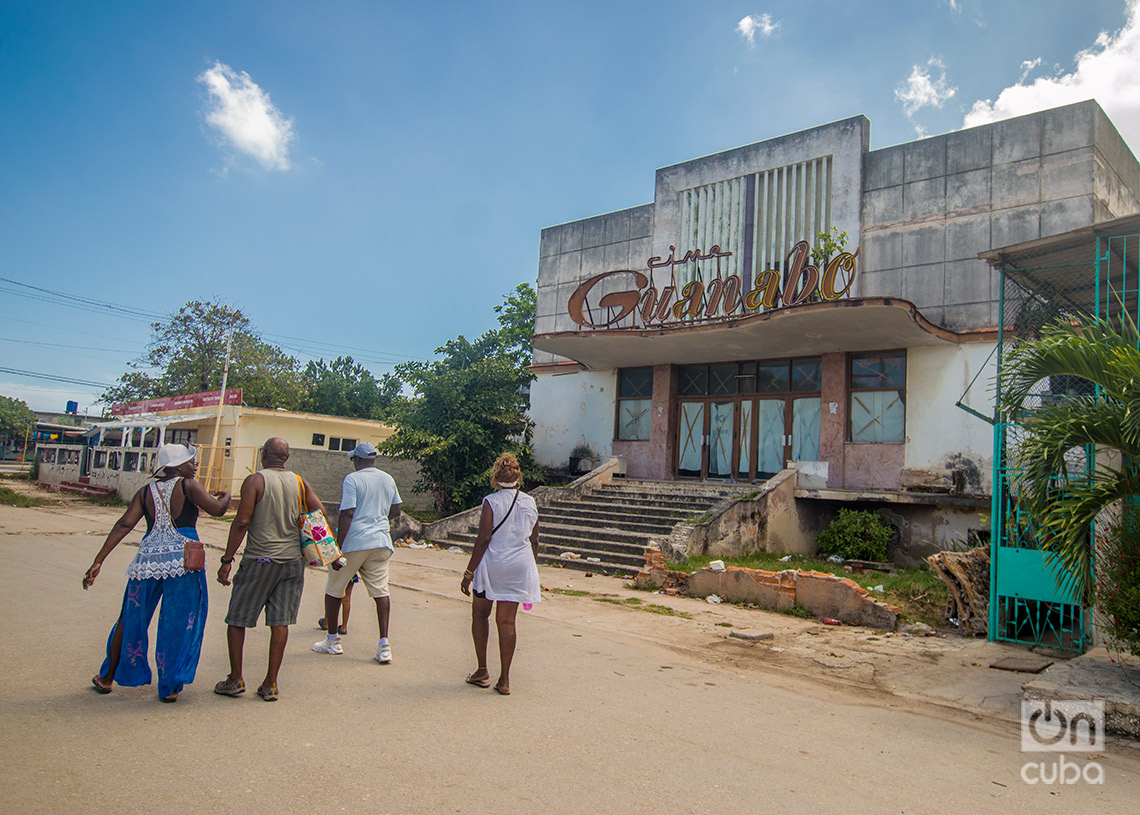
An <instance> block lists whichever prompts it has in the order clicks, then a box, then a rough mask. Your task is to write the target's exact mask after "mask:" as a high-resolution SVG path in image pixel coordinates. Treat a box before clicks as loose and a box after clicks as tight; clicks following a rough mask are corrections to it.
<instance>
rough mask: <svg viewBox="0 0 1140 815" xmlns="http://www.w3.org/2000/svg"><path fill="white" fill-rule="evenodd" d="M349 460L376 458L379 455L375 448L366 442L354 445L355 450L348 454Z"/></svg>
mask: <svg viewBox="0 0 1140 815" xmlns="http://www.w3.org/2000/svg"><path fill="white" fill-rule="evenodd" d="M348 455H349V456H350V457H351V458H376V456H378V455H379V453H378V452H377V450H376V448H375V447H373V446H372V445H371V444H369V443H368V442H366V441H362V442H361V443H360V444H358V445H356V448H355V449H354V450H353V451H352V452H351V453H349V454H348Z"/></svg>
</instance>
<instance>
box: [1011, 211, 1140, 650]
mask: <svg viewBox="0 0 1140 815" xmlns="http://www.w3.org/2000/svg"><path fill="white" fill-rule="evenodd" d="M1138 241H1140V237H1138V236H1137V235H1135V234H1128V235H1109V234H1101V233H1099V232H1096V231H1095V230H1094V231H1093V234H1089V235H1088V236H1087V237H1085V238H1083V239H1081V238H1080V237H1079V236H1078V237H1075V238H1073V239H1072V240H1070V241H1068V242H1065V241H1058V242H1057V243H1054V244H1053V245H1048V244H1047V243H1046V242H1042V244H1043V245H1042V246H1040V248H1039V249H1036V250H1034V249H1032V248H1031V249H1028V250H1026V251H1024V252H1013V253H1011V257H1010V258H1009V259H1008V260H1006V259H1005V258H1003V260H1002V262H1001V264H1000V274H1001V295H1000V311H999V315H1000V317H999V332H1000V333H999V340H998V349H997V354H998V363H997V364H998V372H999V375H1000V372H1001V370H1002V366H1003V364H1004V363H1005V360H1006V357H1007V356H1008V352H1009V350H1010V349H1012V348H1013V347H1015V346H1016V345H1017V344H1019V343H1022V342H1026V341H1031V340H1034V339H1037V337H1038V336H1039V334H1040V331H1041V329H1042V327H1043V326H1046V325H1048V324H1051V323H1055V322H1057V321H1063V322H1080V321H1088V320H1089V319H1090V318H1091V319H1107V320H1110V321H1115V320H1119V319H1120V317H1121V314H1122V313H1128V314H1130V315H1131V316H1132V317H1133V319H1136V318H1137V317H1138V313H1137V304H1138V302H1140V296H1138V288H1140V287H1138V283H1140V275H1138V274H1137V268H1136V261H1137V258H1138V256H1140V251H1138V249H1140V244H1138ZM1091 393H1094V391H1093V390H1092V386H1091V383H1089V382H1087V381H1086V380H1082V379H1079V378H1076V377H1072V376H1054V377H1050V378H1048V379H1046V380H1043V381H1042V382H1040V383H1038V387H1037V388H1036V389H1035V391H1034V393H1033V394H1032V395H1031V396H1030V398H1029V399H1028V400H1027V402H1026V404H1025V409H1026V411H1027V412H1032V411H1033V410H1035V409H1037V408H1039V407H1042V406H1045V405H1048V404H1055V403H1057V402H1059V401H1063V400H1066V399H1070V398H1072V397H1074V396H1079V395H1089V394H1091ZM996 396H997V398H998V399H999V400H1000V398H1001V393H1000V391H999V392H998V393H997V394H996ZM1024 438H1025V431H1024V429H1023V428H1022V426H1021V425H1020V424H1018V423H1017V422H998V423H997V424H995V426H994V479H993V483H994V492H993V507H992V518H993V523H992V558H991V562H990V563H991V565H990V598H991V602H990V638H991V639H995V640H1004V641H1009V642H1020V643H1026V644H1032V645H1045V646H1049V647H1054V648H1061V649H1065V650H1072V651H1083V650H1084V649H1085V648H1086V646H1087V644H1088V635H1089V623H1090V619H1089V615H1088V613H1087V612H1088V609H1086V608H1084V607H1083V606H1082V604H1081V603H1079V602H1077V601H1076V600H1075V598H1073V597H1072V596H1071V595H1070V594H1068V593H1067V592H1065V591H1062V590H1060V589H1058V587H1057V581H1056V579H1055V577H1054V575H1053V572H1052V571H1051V569H1050V567H1049V563H1048V560H1047V557H1046V555H1045V553H1044V552H1042V551H1041V549H1040V547H1039V543H1038V538H1037V534H1036V530H1035V529H1034V525H1033V522H1032V519H1031V518H1029V517H1028V515H1027V514H1026V513H1025V512H1024V510H1023V508H1022V503H1021V501H1020V493H1021V486H1020V484H1021V473H1020V472H1019V471H1018V469H1017V465H1016V462H1017V452H1018V448H1019V446H1020V444H1021V443H1022V441H1023V440H1024ZM1096 458H1097V451H1096V450H1094V449H1092V448H1074V449H1073V450H1072V451H1070V454H1069V455H1068V456H1067V457H1066V459H1067V463H1068V473H1067V478H1068V479H1069V481H1070V482H1071V481H1072V479H1076V478H1091V477H1092V475H1093V471H1094V468H1095V466H1096ZM1061 486H1062V488H1063V485H1061ZM1089 540H1090V544H1089V545H1090V546H1093V545H1094V544H1093V541H1095V530H1090V535H1089Z"/></svg>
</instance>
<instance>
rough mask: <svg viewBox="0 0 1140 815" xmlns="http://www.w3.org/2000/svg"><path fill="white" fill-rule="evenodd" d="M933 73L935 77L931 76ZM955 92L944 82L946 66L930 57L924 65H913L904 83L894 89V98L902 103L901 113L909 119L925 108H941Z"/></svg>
mask: <svg viewBox="0 0 1140 815" xmlns="http://www.w3.org/2000/svg"><path fill="white" fill-rule="evenodd" d="M935 71H937V72H938V76H937V77H935V76H933V75H932V74H933V73H934V72H935ZM957 90H958V89H957V88H951V87H950V84H949V83H948V82H947V81H946V66H945V65H943V64H942V60H940V59H938V58H937V57H931V58H930V59H929V60H928V61H927V63H926V65H915V66H914V67H913V68H912V69H911V72H910V76H908V77H907V79H906V81H905V82H903V83H901V84H900V85H899V86H898V87H897V88H895V98H896V99H898V100H899V101H900V102H902V103H903V111H904V112H905V113H906V115H907V116H908V117H909V116H913V115H914V114H915V113H916V112H917V111H919V110H921V109H922V108H925V107H935V108H940V107H942V105H943V103H944V102H945V101H946V100H947V99H949V98H950V97H952V96H953V95H954V94H955V93H956V92H957Z"/></svg>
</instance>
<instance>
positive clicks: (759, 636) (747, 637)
mask: <svg viewBox="0 0 1140 815" xmlns="http://www.w3.org/2000/svg"><path fill="white" fill-rule="evenodd" d="M728 636H730V637H733V638H734V639H738V640H744V641H745V642H760V641H761V640H770V639H773V638H774V637H775V636H776V635H775V634H773V633H772V632H771V631H758V630H756V629H755V628H737V629H734V630H733V631H730V632H729V634H728Z"/></svg>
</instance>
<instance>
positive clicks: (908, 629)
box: [902, 623, 938, 637]
mask: <svg viewBox="0 0 1140 815" xmlns="http://www.w3.org/2000/svg"><path fill="white" fill-rule="evenodd" d="M902 632H903V633H904V634H910V635H911V636H915V637H933V636H934V635H935V634H937V633H938V632H937V631H935V630H934V629H933V628H931V627H930V626H928V625H927V624H926V623H908V624H907V625H904V626H903V627H902Z"/></svg>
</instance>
